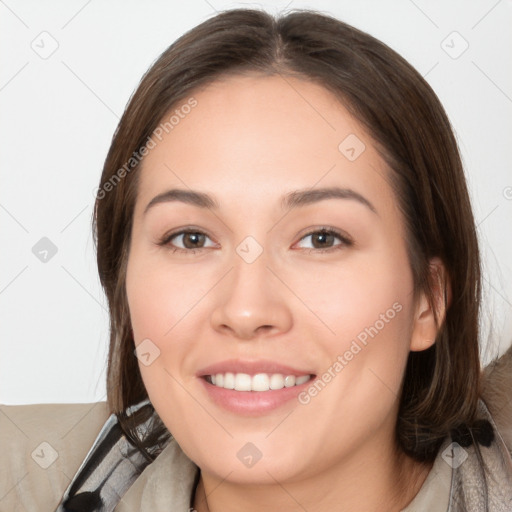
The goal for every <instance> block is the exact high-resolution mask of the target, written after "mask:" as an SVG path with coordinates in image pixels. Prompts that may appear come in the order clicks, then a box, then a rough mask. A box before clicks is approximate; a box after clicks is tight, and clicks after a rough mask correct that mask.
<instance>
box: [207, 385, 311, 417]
mask: <svg viewBox="0 0 512 512" xmlns="http://www.w3.org/2000/svg"><path fill="white" fill-rule="evenodd" d="M199 380H200V381H201V382H202V385H203V386H204V389H205V390H206V392H207V393H208V395H209V397H210V398H211V400H213V402H214V403H216V404H217V405H219V406H221V407H223V408H224V409H227V410H228V411H231V412H235V413H237V414H241V415H245V416H259V415H261V414H264V413H266V412H269V411H273V410H275V409H277V408H279V407H282V406H283V405H284V404H286V403H288V402H290V401H291V400H293V399H294V398H296V397H297V395H298V394H299V393H300V392H301V391H303V390H304V389H305V388H307V387H308V386H310V385H311V382H313V380H314V377H312V378H311V379H309V380H308V381H307V382H304V383H303V384H300V385H298V386H291V387H289V388H282V389H271V390H269V391H235V390H233V389H225V388H220V387H218V386H214V385H213V384H210V383H209V382H208V381H207V380H206V379H204V378H202V377H200V378H199Z"/></svg>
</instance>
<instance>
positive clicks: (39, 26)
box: [0, 0, 512, 405]
mask: <svg viewBox="0 0 512 512" xmlns="http://www.w3.org/2000/svg"><path fill="white" fill-rule="evenodd" d="M241 6H246V7H264V8H265V9H266V10H268V11H270V12H271V13H276V12H278V11H280V10H282V9H284V8H285V7H286V6H287V8H288V9H293V8H306V7H309V8H315V9H318V10H320V11H323V12H325V13H327V14H331V15H334V16H335V17H337V18H339V19H341V20H342V21H346V22H348V23H350V24H352V25H354V26H356V27H357V28H360V29H362V30H364V31H366V32H369V33H370V34H372V35H374V36H376V37H377V38H379V39H381V40H382V41H384V42H385V43H386V44H388V45H389V46H391V47H392V48H393V49H395V50H396V51H398V52H399V53H400V54H401V55H402V56H404V57H405V58H406V59H407V60H408V61H409V62H410V63H411V64H412V65H413V66H415V67H416V69H418V71H419V72H420V73H421V74H422V75H424V76H425V78H426V79H427V80H428V82H429V83H430V84H431V86H432V87H433V89H434V90H435V91H436V93H437V94H438V96H439V97H440V99H441V101H442V103H443V104H444V106H445V108H446V110H447V113H448V115H449V117H450V120H451V122H452V124H453V126H454V129H455V132H456V135H457V138H458V140H459V144H460V148H461V152H462V156H463V159H464V163H465V168H466V173H467V176H468V182H469V187H470V191H471V196H472V201H473V207H474V211H475V216H476V220H477V224H478V234H479V237H480V241H481V247H482V253H483V256H484V265H485V274H484V297H485V301H484V309H483V313H484V317H483V321H482V327H483V333H482V342H483V347H484V348H485V351H484V353H483V359H484V362H487V361H488V360H489V358H490V357H492V356H495V355H496V354H497V353H498V352H503V350H504V349H505V348H506V346H508V345H509V344H510V342H511V340H512V318H511V317H512V315H511V312H512V311H511V310H512V306H511V303H512V258H511V256H512V236H511V235H512V188H511V187H512V172H511V170H510V163H511V161H512V158H511V157H512V149H511V148H512V73H511V64H510V63H511V62H512V55H511V54H512V31H511V30H510V27H511V26H512V3H511V2H510V1H506V0H501V1H497V0H479V1H457V2H456V1H451V2H446V1H426V0H414V1H412V0H400V1H399V0H396V1H382V0H376V1H355V0H351V1H336V2H335V1H331V2H329V1H316V2H314V3H312V2H311V3H306V2H302V1H299V0H293V1H292V2H289V0H287V1H283V2H273V3H271V2H262V3H242V2H225V1H221V0H208V1H207V0H192V1H188V2H183V1H180V2H177V1H156V0H155V1H151V2H142V1H139V2H135V1H125V0H124V1H120V0H118V1H110V2H108V3H107V2H100V1H99V0H89V1H87V0H74V1H69V0H66V1H60V2H57V1H52V2H36V1H31V2H29V1H24V2H21V1H14V0H5V1H2V2H0V41H1V46H0V52H1V55H0V62H1V63H2V64H1V69H0V109H1V117H0V130H1V133H0V151H1V155H0V162H1V167H0V172H1V182H0V183H1V186H0V235H1V241H2V245H1V251H0V315H1V316H0V403H4V404H8V405H10V404H24V403H26V404H29V403H45V402H61V403H65V402H91V401H98V400H105V399H106V395H105V383H104V380H105V368H106V358H107V342H108V315H107V310H106V300H105V297H104V295H103V292H102V290H101V287H100V284H99V279H98V277H97V271H96V260H95V253H94V246H93V240H92V234H91V218H92V211H93V204H94V197H93V191H94V190H95V188H96V187H97V186H98V183H99V178H100V174H101V169H102V166H103V162H104V159H105V156H106V154H107V150H108V148H109V145H110V141H111V137H112V135H113V133H114V130H115V128H116V126H117V123H118V119H119V117H120V116H121V114H122V112H123V110H124V107H125V105H126V103H127V101H128V99H129V97H130V95H131V94H132V92H133V90H134V89H135V87H136V86H137V84H138V82H139V80H140V78H141V76H142V74H143V73H144V72H145V71H146V69H147V68H148V67H149V66H150V64H151V63H152V62H153V61H154V60H155V59H156V58H157V57H158V56H159V55H160V53H161V52H162V51H164V50H165V49H166V48H167V47H168V46H169V45H170V44H171V43H172V42H173V41H174V40H175V39H176V38H177V37H179V36H180V35H181V34H182V33H184V32H185V31H186V30H188V29H190V28H192V27H193V26H195V25H197V24H198V23H200V22H202V21H204V20H206V19H208V18H209V17H211V16H212V15H214V14H215V11H216V10H223V9H227V8H232V7H241ZM44 31H46V32H47V33H48V34H49V35H40V34H41V33H42V32H44ZM454 31H456V32H458V33H459V34H460V36H458V35H456V34H455V35H454V34H452V33H453V32H454ZM42 38H46V39H44V41H43V42H41V39H42ZM53 40H55V41H56V43H52V41H53ZM443 41H444V42H443ZM464 41H467V44H469V47H468V49H467V50H466V51H465V52H464V53H462V54H461V55H460V56H458V58H452V57H453V56H454V55H455V54H457V53H459V52H460V50H462V49H463V48H464V46H463V45H465V44H466V43H464ZM51 44H55V45H56V44H58V48H57V50H56V51H55V52H54V53H53V54H52V55H51V56H49V57H48V58H45V59H43V58H41V57H40V56H39V55H38V53H36V51H34V49H33V47H35V48H37V46H38V45H39V47H42V46H44V47H45V48H46V50H48V49H49V48H51ZM450 47H451V48H450ZM39 51H43V50H42V49H41V50H39ZM447 52H451V53H452V56H450V55H449V54H448V53H447ZM42 237H48V238H49V239H50V240H51V241H52V242H53V243H54V244H55V246H56V247H57V253H56V254H55V256H53V257H52V258H51V259H49V261H47V262H46V263H43V262H41V261H40V260H39V259H38V258H37V257H36V256H35V255H34V254H33V252H32V247H33V246H34V245H35V244H36V243H37V242H38V241H39V240H40V239H41V238H42Z"/></svg>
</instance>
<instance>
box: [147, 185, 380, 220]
mask: <svg viewBox="0 0 512 512" xmlns="http://www.w3.org/2000/svg"><path fill="white" fill-rule="evenodd" d="M326 199H351V200H355V201H358V202H359V203H360V204H362V205H364V206H366V207H367V208H368V209H370V210H371V211H372V212H373V213H375V214H376V215H378V213H377V210H376V208H375V206H373V204H372V203H371V202H370V201H369V200H368V199H366V197H364V196H362V195H361V194H359V193H358V192H356V191H355V190H352V189H350V188H340V187H325V188H317V189H304V190H295V191H293V192H290V193H288V194H286V195H285V196H283V197H282V198H281V208H283V209H285V210H292V209H294V208H299V207H301V206H306V205H309V204H313V203H317V202H319V201H324V200H326ZM173 201H177V202H182V203H187V204H191V205H193V206H197V207H198V208H209V209H212V210H219V209H220V206H219V203H218V202H217V201H216V200H215V199H214V198H213V197H211V196H209V195H208V194H206V193H204V192H198V191H195V190H184V189H177V188H174V189H170V190H166V191H165V192H162V193H161V194H158V195H157V196H155V197H154V198H153V199H151V201H150V202H149V203H148V204H147V206H146V208H145V209H144V215H145V214H146V213H147V212H148V210H149V209H150V208H152V207H154V206H155V205H157V204H161V203H168V202H173Z"/></svg>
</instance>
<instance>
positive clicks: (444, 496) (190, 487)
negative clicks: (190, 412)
mask: <svg viewBox="0 0 512 512" xmlns="http://www.w3.org/2000/svg"><path fill="white" fill-rule="evenodd" d="M484 375H485V381H484V382H485V385H484V391H483V396H482V400H483V403H482V402H481V407H482V409H481V411H482V414H484V413H483V411H484V409H486V410H488V411H489V412H490V414H491V418H492V420H493V422H494V423H493V424H494V426H495V430H497V433H498V441H499V442H501V443H502V445H501V446H502V448H503V450H502V451H501V452H499V451H498V449H496V451H495V455H496V454H499V455H498V456H496V457H495V458H494V459H491V458H490V455H489V459H488V460H489V461H491V462H490V467H489V469H488V471H489V472H490V473H491V479H492V480H493V485H494V487H493V489H492V496H490V497H489V498H488V503H489V511H490V512H495V511H496V512H511V511H512V501H509V500H512V459H511V453H512V347H511V348H510V349H509V350H508V351H507V353H506V354H505V355H504V356H502V357H501V358H500V359H499V361H498V362H495V363H494V364H493V365H490V366H489V367H487V368H486V370H485V372H484ZM484 403H485V405H484ZM485 406H487V407H485ZM109 416H110V415H109V410H108V408H107V405H106V402H97V403H91V404H37V405H16V406H6V405H0V449H1V451H0V512H18V511H19V512H39V511H41V512H45V511H48V512H53V511H55V509H56V508H57V506H58V504H59V503H60V500H61V498H62V496H63V493H64V491H65V490H66V489H67V487H68V486H69V483H70V481H71V480H72V478H73V476H74V475H75V473H76V471H77V469H78V468H79V466H80V465H81V463H82V461H83V460H84V458H85V457H86V455H87V454H88V451H89V449H90V448H91V446H92V445H93V443H94V441H95V439H96V436H97V435H98V433H99V432H100V430H101V428H102V427H103V425H104V424H105V422H106V421H107V419H108V418H109ZM450 445H451V440H450V439H449V438H447V439H446V441H445V443H444V444H443V446H442V447H441V449H440V451H439V455H438V457H437V459H436V461H435V463H434V466H433V468H432V470H431V471H430V473H429V475H428V477H427V479H426V480H425V482H424V484H423V486H422V488H421V489H420V491H419V493H418V494H417V495H416V497H415V499H414V500H413V501H412V502H411V503H410V504H409V505H408V506H407V507H406V508H405V509H404V510H403V511H402V512H437V511H440V512H445V511H447V512H451V511H458V510H466V508H468V505H467V504H466V505H462V507H461V508H458V507H457V503H456V501H457V500H458V499H460V496H461V495H462V494H461V489H462V488H463V487H464V486H465V487H464V489H465V491H464V492H465V499H466V500H467V503H470V502H471V503H475V504H476V505H475V507H478V508H475V510H478V512H480V511H481V510H482V511H483V509H481V508H480V507H481V506H482V505H481V504H480V505H479V504H478V503H481V501H478V500H481V497H480V494H481V489H480V482H479V481H478V476H475V475H476V473H475V474H474V467H476V462H475V463H474V467H473V468H472V466H471V464H469V463H468V462H464V463H463V464H462V465H461V466H460V467H461V468H463V467H465V468H466V472H465V473H464V472H463V473H460V470H458V471H454V470H453V468H452V466H451V465H450V464H449V463H447V460H449V459H448V457H447V454H448V453H449V449H450ZM485 450H487V449H484V451H485ZM467 451H468V453H470V454H471V452H470V450H469V449H468V450H467ZM486 453H487V452H486ZM452 454H453V452H452ZM489 454H490V452H489ZM498 459H499V460H498ZM468 461H471V456H470V457H469V458H468ZM475 461H476V459H475ZM486 461H487V459H486ZM197 472H198V468H197V466H196V465H195V464H194V463H193V462H192V461H190V459H188V458H187V457H186V455H185V454H184V453H183V452H182V451H181V449H180V447H179V446H178V445H177V443H176V442H175V441H174V440H172V441H171V442H170V443H169V444H168V445H167V447H166V448H165V449H164V451H163V452H162V453H161V454H160V455H159V456H158V457H157V459H156V460H155V461H154V462H153V463H151V464H150V465H149V466H147V467H146V469H145V470H144V471H143V472H142V474H141V475H140V476H139V477H138V478H137V479H136V480H135V482H134V483H133V484H132V485H131V486H130V488H129V489H128V491H127V492H126V493H125V494H124V496H123V497H122V498H121V499H120V501H119V503H118V505H117V506H116V508H115V510H116V511H117V512H128V511H142V512H159V511H162V512H164V511H165V512H169V511H171V510H172V511H176V512H188V511H189V507H190V506H191V499H192V496H193V494H194V481H195V478H196V476H197ZM461 475H462V476H461ZM456 476H457V478H458V479H457V478H456ZM473 491H474V493H475V495H474V496H471V493H472V492H473ZM472 500H474V501H472ZM171 504H172V505H171Z"/></svg>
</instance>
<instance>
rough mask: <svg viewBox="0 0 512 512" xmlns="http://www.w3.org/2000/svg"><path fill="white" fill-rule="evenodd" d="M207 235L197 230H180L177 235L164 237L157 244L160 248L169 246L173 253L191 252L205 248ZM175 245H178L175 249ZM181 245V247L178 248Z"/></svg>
mask: <svg viewBox="0 0 512 512" xmlns="http://www.w3.org/2000/svg"><path fill="white" fill-rule="evenodd" d="M207 238H209V237H208V235H206V234H205V233H203V232H201V231H197V230H182V231H179V232H177V233H172V234H170V235H166V236H164V237H163V238H162V239H161V240H160V241H159V242H158V245H160V246H169V248H171V249H172V250H173V252H175V251H178V252H192V253H194V252H195V251H194V249H204V248H207V247H206V246H205V245H204V243H205V240H206V239H207ZM176 245H178V246H177V247H176ZM180 245H181V247H180Z"/></svg>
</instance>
